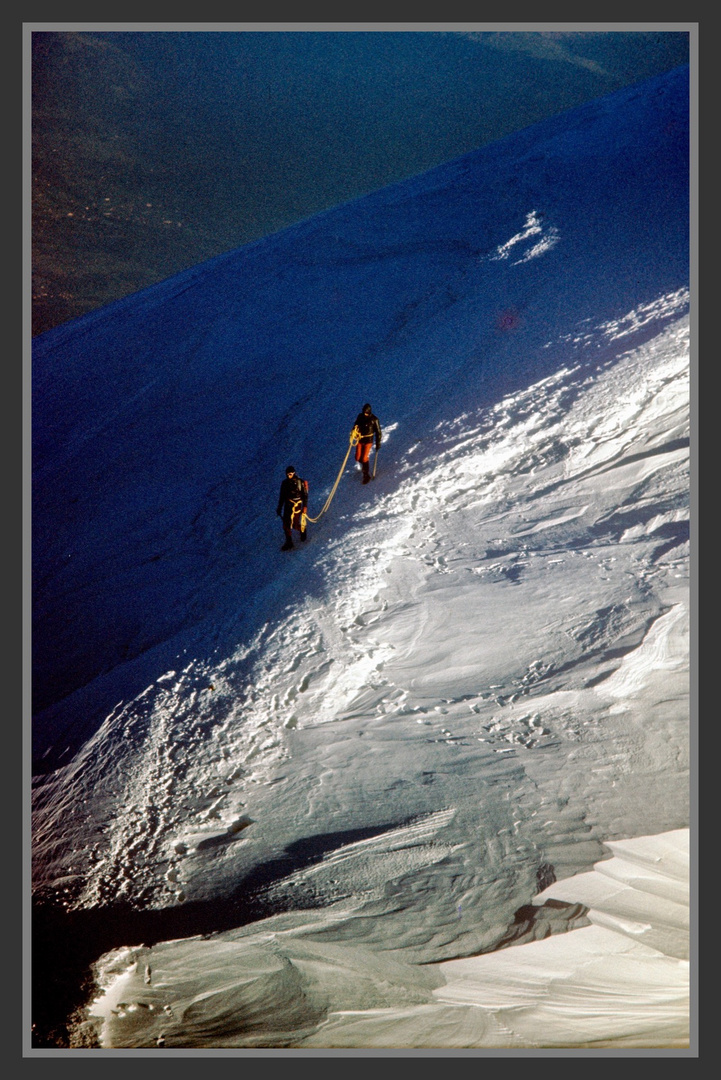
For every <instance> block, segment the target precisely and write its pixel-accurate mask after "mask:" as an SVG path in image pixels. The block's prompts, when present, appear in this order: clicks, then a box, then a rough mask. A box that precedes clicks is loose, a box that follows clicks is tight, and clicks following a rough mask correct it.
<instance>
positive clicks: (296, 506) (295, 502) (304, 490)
mask: <svg viewBox="0 0 721 1080" xmlns="http://www.w3.org/2000/svg"><path fill="white" fill-rule="evenodd" d="M275 512H276V514H277V515H278V517H282V518H283V532H284V533H285V543H284V544H283V547H282V548H281V549H280V550H281V551H289V550H290V549H291V548H292V547H293V546H294V545H293V535H292V530H293V529H295V530H296V531H297V532H299V533H300V538H301V540H305V539H306V537H307V529H306V519H307V515H308V481H307V480H302V479H301V477H300V476H298V474H297V472H296V471H295V469H294V467H293V466H292V465H288V467H287V468H286V470H285V480H282V481H281V485H280V495H279V496H278V506H277V508H276V511H275Z"/></svg>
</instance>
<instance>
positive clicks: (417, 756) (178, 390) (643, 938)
mask: <svg viewBox="0 0 721 1080" xmlns="http://www.w3.org/2000/svg"><path fill="white" fill-rule="evenodd" d="M688 284H689V268H688V70H687V69H680V70H678V71H676V72H672V73H671V74H670V75H668V76H663V77H661V78H659V79H655V80H651V81H650V82H649V83H646V84H641V85H640V86H636V87H632V88H630V89H629V90H626V91H623V92H621V93H618V94H615V95H611V96H610V97H608V98H604V99H602V100H600V101H598V102H593V103H591V104H590V105H587V106H584V107H583V108H581V109H578V110H574V111H572V112H569V113H566V114H563V115H562V116H560V117H557V118H555V119H553V120H551V121H545V122H544V123H542V124H539V125H535V126H534V127H533V128H529V129H526V130H525V131H523V132H521V133H519V134H518V135H514V136H511V137H509V138H507V139H504V140H502V141H501V142H500V143H498V144H495V145H494V146H491V147H487V148H484V149H483V150H482V151H479V152H477V153H475V154H470V155H467V156H466V157H464V158H461V159H459V160H458V161H456V162H451V163H450V164H449V165H444V166H441V167H439V168H438V169H434V170H431V172H429V173H426V174H423V175H422V176H421V177H417V178H415V179H414V180H411V181H407V182H404V183H401V184H397V185H393V186H392V187H389V188H387V189H384V190H383V191H381V192H378V193H376V194H375V195H371V196H368V197H365V198H363V199H360V200H357V201H355V202H353V203H349V204H347V205H346V206H343V207H340V208H338V209H337V210H334V211H328V212H326V213H324V214H320V215H318V216H317V217H314V218H311V219H309V220H308V221H306V222H303V223H301V224H300V225H298V226H294V227H293V228H291V229H287V230H284V231H283V232H282V233H279V234H276V236H273V237H270V238H268V239H266V240H263V241H260V242H258V243H257V244H252V245H248V246H247V247H245V248H241V249H238V250H237V251H235V252H230V253H229V254H228V255H225V256H222V257H220V258H218V259H214V260H212V261H211V262H209V263H207V264H203V265H201V266H199V267H196V268H195V269H194V270H192V271H189V272H187V273H185V274H180V275H178V276H177V277H174V278H171V279H169V280H168V281H167V282H165V283H163V284H161V285H159V286H155V287H154V288H152V289H148V290H145V291H144V292H141V293H138V294H136V295H135V296H133V297H129V298H127V299H126V300H123V301H120V302H118V303H117V304H113V305H111V306H109V307H107V308H105V309H102V310H101V311H99V312H96V313H94V314H93V315H90V316H86V317H84V318H82V319H78V320H75V321H74V322H72V323H69V324H66V325H65V326H63V327H60V328H59V329H58V330H56V331H51V332H50V333H48V334H45V335H42V336H41V337H40V338H39V339H36V341H35V343H34V346H35V347H34V440H35V442H34V447H35V448H34V462H33V487H34V521H35V524H34V536H35V541H34V543H35V549H34V583H35V619H34V627H35V631H34V632H35V646H34V647H35V666H36V674H35V687H36V701H37V708H36V715H35V718H34V724H33V742H34V758H35V768H34V773H35V777H34V786H33V796H34V798H33V860H34V865H33V876H34V890H35V895H36V898H37V900H38V902H42V903H53V904H62V905H65V906H66V907H67V908H68V909H69V910H73V911H82V910H85V909H95V908H102V907H104V906H108V908H109V909H110V908H111V907H112V906H113V905H118V904H125V905H127V911H129V912H132V913H133V915H132V917H131V916H130V915H129V916H128V923H127V925H128V927H132V931H130V930H129V931H128V932H129V933H130V932H132V933H133V934H136V935H137V936H134V937H131V938H124V939H121V940H115V941H114V942H112V943H108V947H107V951H106V952H105V953H104V954H103V955H102V956H100V955H99V956H98V957H97V960H96V964H95V969H94V971H95V980H96V984H95V990H94V992H93V993H92V995H91V1000H90V1001H89V1002H88V1004H87V1012H86V1015H85V1018H84V1020H83V1021H81V1022H79V1023H78V1024H77V1025H76V1031H77V1033H78V1038H81V1037H82V1038H84V1039H86V1040H87V1039H88V1038H92V1039H94V1040H95V1041H96V1042H97V1043H98V1044H99V1045H101V1046H103V1047H106V1048H130V1047H135V1048H152V1052H154V1053H162V1048H163V1047H165V1048H167V1049H172V1048H178V1047H184V1048H193V1047H194V1048H240V1049H246V1050H247V1049H252V1048H255V1049H261V1050H262V1049H274V1048H276V1049H277V1048H306V1049H318V1050H322V1049H328V1048H333V1047H352V1048H355V1049H357V1050H359V1051H362V1050H363V1049H364V1048H365V1049H378V1048H400V1049H419V1048H429V1047H435V1048H440V1049H459V1048H460V1049H462V1048H467V1049H474V1050H482V1049H484V1048H485V1049H494V1048H495V1049H498V1048H501V1049H504V1050H509V1051H512V1050H513V1049H526V1050H527V1049H529V1048H544V1047H545V1048H549V1047H550V1048H557V1047H575V1048H584V1049H591V1048H612V1049H613V1048H616V1049H618V1048H621V1049H625V1048H636V1049H638V1048H649V1047H650V1048H654V1047H656V1048H658V1047H662V1048H668V1047H674V1048H679V1047H681V1048H683V1047H686V1046H688V1044H689V1032H690V1019H689V994H690V977H689V946H688V927H689V910H690V909H689V894H688V883H689V873H690V870H689V832H688V830H689V826H690V824H691V814H690V794H689V770H690V766H691V756H690V713H689V709H690V704H689V672H690V663H689V634H690V618H691V616H690V610H689V572H690V569H689V403H690V392H691V391H690V384H689V376H690V348H691V342H690V328H689V292H688ZM365 401H370V402H371V403H372V405H373V409H374V411H375V412H376V413H377V415H378V416H379V418H380V420H381V424H382V425H383V430H384V439H383V442H382V445H381V448H380V451H379V452H378V456H377V475H376V478H375V480H374V481H373V482H372V483H371V484H369V485H367V486H366V487H363V486H362V485H361V484H360V480H359V475H358V473H357V472H356V466H355V465H354V464H353V462H352V458H351V459H350V463H349V464H348V466H347V468H346V470H345V471H344V473H343V475H342V477H341V482H340V484H339V486H338V490H337V493H336V494H335V496H334V498H333V500H332V502H331V505H330V507H329V509H328V511H327V512H326V513H325V514H323V515H322V516H321V518H320V520H319V521H318V522H317V524H312V525H309V542H308V543H307V544H305V545H301V544H299V543H296V549H297V550H294V551H292V552H281V551H280V550H279V549H280V545H281V543H282V540H283V535H282V530H281V528H280V523H279V521H278V519H277V518H276V517H275V502H276V499H277V492H278V486H279V483H280V481H281V479H282V476H283V470H284V467H285V465H286V464H287V463H288V462H293V463H294V465H295V467H296V469H297V470H298V472H299V473H300V475H301V476H304V477H306V478H307V479H308V480H309V484H310V503H309V513H310V514H311V516H313V517H315V516H317V515H318V512H319V511H320V509H321V507H322V506H323V504H324V502H325V500H326V498H327V496H328V494H329V492H330V491H331V487H332V484H333V482H334V480H335V478H336V475H337V473H338V470H339V467H340V466H341V463H342V461H343V458H344V455H345V454H346V451H347V449H348V445H349V443H348V440H349V434H350V429H351V427H352V424H353V421H354V419H355V416H356V414H357V412H358V411H359V409H360V407H361V405H362V403H363V402H365ZM179 909H180V910H182V911H184V912H185V913H186V914H185V916H184V917H185V918H186V920H187V921H186V923H183V924H182V925H183V926H184V930H183V931H182V932H176V929H175V928H176V927H178V926H180V925H181V924H180V923H178V922H177V921H174V920H175V919H176V914H177V912H178V910H179ZM124 910H126V909H124ZM160 913H163V918H159V914H160ZM151 917H152V918H151ZM163 928H164V929H163Z"/></svg>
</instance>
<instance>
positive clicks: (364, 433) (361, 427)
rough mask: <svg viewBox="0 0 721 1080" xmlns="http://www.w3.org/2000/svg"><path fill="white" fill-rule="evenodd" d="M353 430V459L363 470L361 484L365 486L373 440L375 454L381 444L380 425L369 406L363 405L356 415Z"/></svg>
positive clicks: (369, 476)
mask: <svg viewBox="0 0 721 1080" xmlns="http://www.w3.org/2000/svg"><path fill="white" fill-rule="evenodd" d="M355 430H356V431H357V432H358V442H357V443H356V448H355V459H356V461H357V462H359V463H360V465H361V468H362V469H363V483H364V484H367V483H368V481H369V480H370V478H371V473H370V465H369V464H368V459H369V458H370V456H371V447H372V446H373V440H374V439H375V444H376V453H378V447H379V446H380V444H381V425H380V421H379V420H378V417H377V416H374V415H373V411H372V409H371V407H370V405H367V404H366V405H364V406H363V408H362V410H361V411H360V412H359V413H358V416H357V417H356V422H355Z"/></svg>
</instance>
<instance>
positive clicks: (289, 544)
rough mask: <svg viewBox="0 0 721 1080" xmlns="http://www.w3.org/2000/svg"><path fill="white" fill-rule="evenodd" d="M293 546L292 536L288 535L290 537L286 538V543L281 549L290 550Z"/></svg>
mask: <svg viewBox="0 0 721 1080" xmlns="http://www.w3.org/2000/svg"><path fill="white" fill-rule="evenodd" d="M292 547H293V541H292V540H291V538H290V537H288V538H287V539H286V541H285V543H284V544H283V547H282V548H281V549H280V550H281V551H290V549H291V548H292Z"/></svg>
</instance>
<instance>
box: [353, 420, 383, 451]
mask: <svg viewBox="0 0 721 1080" xmlns="http://www.w3.org/2000/svg"><path fill="white" fill-rule="evenodd" d="M355 426H356V427H357V428H358V431H359V432H360V441H361V442H362V443H367V442H371V441H372V440H373V438H375V441H376V446H377V447H378V446H380V444H381V425H380V421H379V419H378V417H377V416H375V415H374V414H373V413H370V415H366V414H365V413H364V412H361V413H358V415H357V417H356V421H355Z"/></svg>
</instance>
